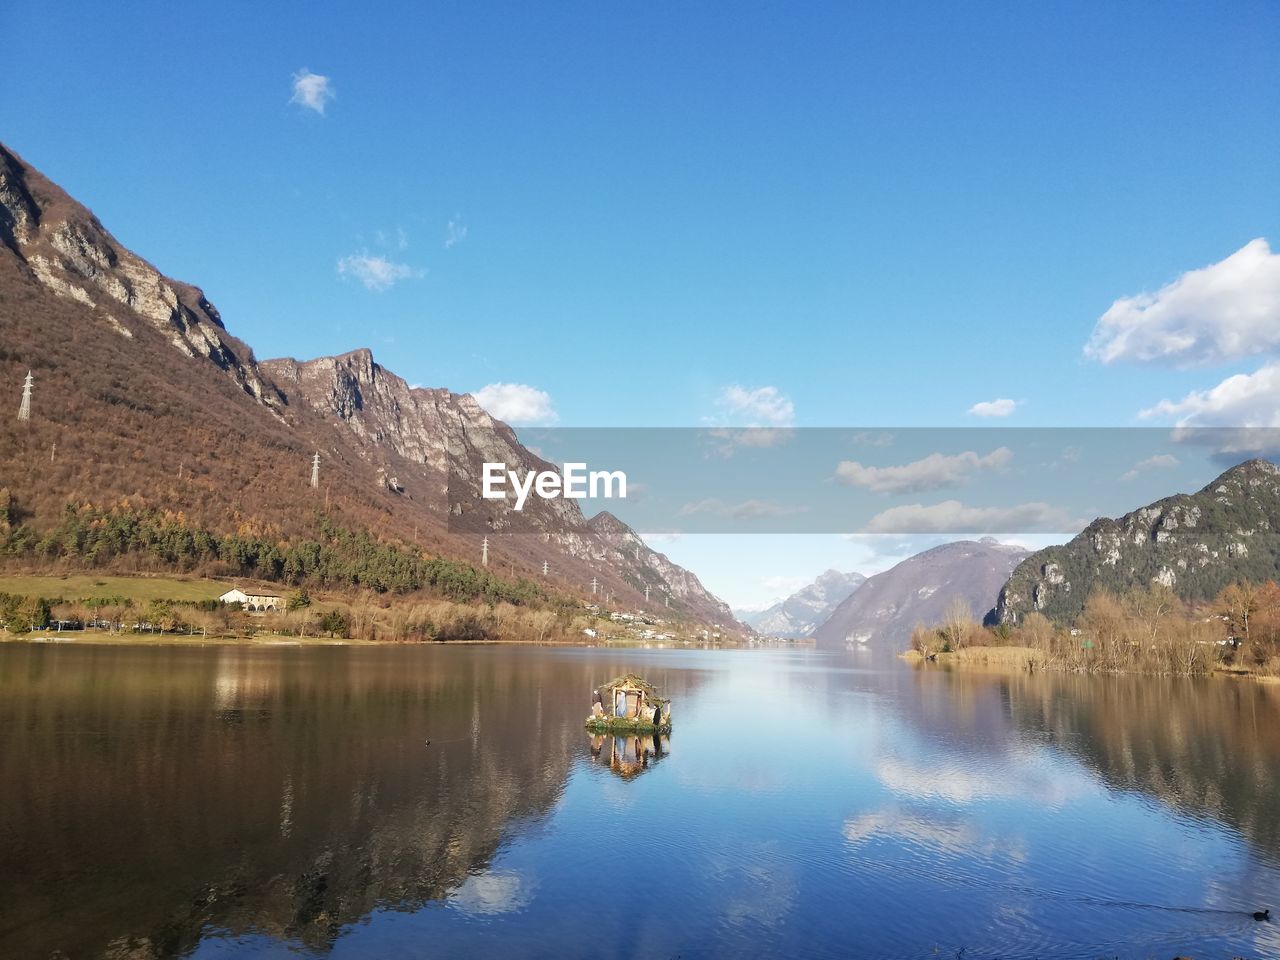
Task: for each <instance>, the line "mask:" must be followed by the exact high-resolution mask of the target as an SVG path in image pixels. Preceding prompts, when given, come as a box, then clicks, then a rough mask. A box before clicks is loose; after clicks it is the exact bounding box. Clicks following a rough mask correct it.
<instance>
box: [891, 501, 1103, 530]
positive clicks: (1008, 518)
mask: <svg viewBox="0 0 1280 960" xmlns="http://www.w3.org/2000/svg"><path fill="white" fill-rule="evenodd" d="M1079 526H1080V523H1079V521H1073V520H1071V519H1070V518H1069V517H1068V516H1067V515H1066V513H1064V512H1063V511H1062V510H1060V509H1058V508H1057V507H1051V506H1050V505H1049V504H1047V503H1020V504H1016V505H1014V506H1011V507H970V506H966V505H965V504H963V503H961V502H960V501H959V500H945V501H943V502H942V503H935V504H932V505H930V506H925V505H923V504H919V503H913V504H910V505H907V506H901V507H890V508H889V509H888V510H885V511H883V512H881V513H878V514H876V515H875V516H874V517H872V518H871V519H870V520H869V521H868V522H867V526H866V532H867V533H1033V532H1039V531H1044V532H1054V533H1056V532H1065V531H1068V530H1076V529H1079Z"/></svg>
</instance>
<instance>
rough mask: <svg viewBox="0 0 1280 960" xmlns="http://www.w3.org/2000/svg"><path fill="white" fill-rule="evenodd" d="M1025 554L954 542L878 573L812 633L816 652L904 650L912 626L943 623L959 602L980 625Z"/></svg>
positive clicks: (988, 541) (986, 541) (993, 544)
mask: <svg viewBox="0 0 1280 960" xmlns="http://www.w3.org/2000/svg"><path fill="white" fill-rule="evenodd" d="M1026 555H1027V551H1026V550H1024V549H1022V548H1021V547H1015V546H1010V545H1009V544H1003V543H1000V542H999V541H997V540H995V539H993V538H991V537H983V538H982V539H981V540H978V541H974V540H959V541H957V542H955V543H945V544H943V545H942V546H940V547H934V548H933V549H932V550H926V551H924V552H923V553H918V554H916V555H915V556H914V557H910V558H908V559H906V560H903V561H902V562H901V563H899V564H898V565H897V566H895V567H891V568H890V569H888V570H886V571H884V572H883V573H877V574H876V575H875V576H873V577H870V578H868V580H867V582H866V583H864V584H863V585H862V586H861V587H859V588H858V589H857V590H855V591H854V593H853V595H852V596H850V597H849V598H848V599H847V600H845V601H844V603H842V604H840V606H838V607H837V608H836V609H835V611H834V612H833V613H832V614H831V616H830V617H829V618H828V619H827V621H826V622H825V623H823V624H822V625H821V626H820V627H818V628H817V629H816V630H815V631H814V632H813V637H814V639H815V640H816V641H817V642H818V645H819V646H826V647H840V646H844V645H846V644H848V643H853V644H864V645H866V646H869V647H891V648H892V647H894V646H901V645H902V644H905V643H906V642H907V640H908V639H909V638H910V636H911V631H912V630H913V629H914V628H915V626H916V625H917V624H924V625H926V626H932V625H934V624H937V623H940V622H941V621H942V618H943V615H944V614H945V613H946V611H947V608H948V607H949V606H950V605H951V604H952V603H953V602H954V601H955V600H956V599H957V598H958V599H960V600H962V601H964V602H965V603H966V604H967V605H968V607H969V610H970V611H971V612H972V613H973V615H974V616H975V617H977V618H979V619H981V618H982V617H983V616H984V615H985V614H986V613H987V612H988V611H989V610H990V609H991V608H992V606H993V604H994V603H995V602H996V597H997V595H998V594H999V592H1000V588H1001V586H1003V585H1004V583H1005V581H1006V580H1007V579H1008V577H1009V572H1010V571H1011V570H1012V569H1013V568H1014V567H1015V566H1016V565H1017V564H1018V562H1019V561H1020V560H1022V558H1023V557H1025V556H1026Z"/></svg>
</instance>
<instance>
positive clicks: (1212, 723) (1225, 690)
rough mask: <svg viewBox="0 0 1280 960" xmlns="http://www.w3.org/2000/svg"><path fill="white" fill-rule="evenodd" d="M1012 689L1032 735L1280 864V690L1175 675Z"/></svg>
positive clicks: (1053, 680) (1016, 709)
mask: <svg viewBox="0 0 1280 960" xmlns="http://www.w3.org/2000/svg"><path fill="white" fill-rule="evenodd" d="M1005 683H1006V684H1007V691H1008V697H1009V702H1010V704H1011V708H1012V717H1013V720H1014V723H1015V724H1016V725H1017V727H1018V729H1019V730H1020V731H1022V732H1023V733H1032V734H1034V735H1035V736H1036V737H1037V739H1041V738H1047V739H1048V740H1049V741H1050V742H1052V743H1053V744H1055V745H1056V746H1058V747H1060V748H1063V749H1066V750H1068V751H1070V752H1071V753H1072V754H1074V755H1076V756H1077V757H1079V758H1080V759H1081V760H1083V761H1084V762H1085V763H1086V764H1088V765H1089V766H1090V767H1091V768H1092V769H1094V770H1096V771H1097V772H1098V774H1099V775H1100V776H1101V777H1102V778H1103V780H1104V781H1105V782H1106V783H1107V784H1108V785H1109V786H1111V787H1113V788H1116V789H1123V790H1137V791H1141V792H1142V793H1146V794H1149V795H1151V796H1154V797H1156V798H1157V799H1159V800H1160V801H1161V802H1163V803H1166V804H1168V805H1169V806H1170V807H1172V808H1174V809H1176V810H1178V811H1179V812H1181V813H1184V814H1187V815H1190V816H1192V817H1198V818H1206V817H1208V818H1212V819H1214V820H1217V821H1219V822H1221V823H1223V824H1226V825H1227V826H1229V827H1231V828H1233V829H1235V830H1237V831H1239V832H1240V833H1241V834H1242V835H1243V836H1244V837H1245V838H1246V839H1248V840H1249V841H1251V842H1252V843H1253V844H1254V845H1255V846H1256V847H1257V848H1258V850H1259V852H1260V853H1262V854H1264V855H1266V856H1267V857H1269V858H1271V859H1273V860H1280V687H1278V686H1275V685H1269V684H1260V683H1255V682H1252V681H1235V680H1221V679H1219V680H1214V679H1200V680H1191V679H1183V678H1174V677H1071V676H1068V677H1045V676H1040V677H1016V678H1011V679H1009V680H1007V681H1005Z"/></svg>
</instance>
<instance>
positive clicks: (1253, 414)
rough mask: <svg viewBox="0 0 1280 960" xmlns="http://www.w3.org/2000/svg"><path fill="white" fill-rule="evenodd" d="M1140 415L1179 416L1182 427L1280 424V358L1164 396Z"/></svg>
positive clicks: (1274, 425) (1270, 425)
mask: <svg viewBox="0 0 1280 960" xmlns="http://www.w3.org/2000/svg"><path fill="white" fill-rule="evenodd" d="M1277 332H1280V320H1278V321H1277ZM1138 415H1139V416H1140V417H1144V418H1151V417H1176V418H1177V424H1178V426H1180V427H1280V361H1276V360H1273V361H1271V362H1270V363H1268V364H1266V365H1265V366H1263V367H1262V368H1261V369H1260V370H1257V371H1255V372H1254V373H1238V374H1236V375H1235V376H1234V377H1227V379H1225V380H1223V381H1222V382H1221V383H1220V384H1218V385H1217V386H1216V387H1212V388H1210V389H1208V390H1193V391H1192V392H1191V393H1188V394H1187V395H1186V396H1185V397H1183V398H1182V399H1181V400H1177V401H1171V400H1161V401H1160V402H1159V403H1157V404H1156V405H1155V406H1154V407H1150V408H1149V409H1146V410H1143V411H1142V412H1141V413H1139V414H1138Z"/></svg>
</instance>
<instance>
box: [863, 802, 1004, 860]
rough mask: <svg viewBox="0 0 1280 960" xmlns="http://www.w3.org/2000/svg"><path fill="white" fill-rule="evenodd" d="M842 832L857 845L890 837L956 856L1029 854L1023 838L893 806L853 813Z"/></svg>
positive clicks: (890, 838)
mask: <svg viewBox="0 0 1280 960" xmlns="http://www.w3.org/2000/svg"><path fill="white" fill-rule="evenodd" d="M841 832H842V833H843V834H844V838H845V839H846V840H847V841H849V843H851V844H854V845H858V844H861V843H865V842H867V841H869V840H877V839H889V840H897V841H902V842H904V843H913V844H917V845H919V846H922V847H928V848H929V849H931V850H933V851H936V852H938V853H946V854H953V855H957V856H980V857H997V856H999V857H1005V858H1008V859H1010V860H1018V861H1024V860H1025V859H1026V856H1027V851H1026V847H1025V845H1024V844H1023V843H1022V842H1021V841H1016V840H1014V839H1013V838H1010V837H991V836H987V835H985V834H983V833H981V832H980V831H979V830H977V829H976V828H975V827H974V825H973V824H971V823H967V822H964V821H960V820H941V819H938V818H936V817H924V816H921V815H919V814H913V813H904V812H900V811H897V810H892V809H885V810H876V811H872V812H871V813H864V814H861V815H860V816H857V817H851V818H849V819H848V820H846V821H845V823H844V829H843V830H842V831H841Z"/></svg>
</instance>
